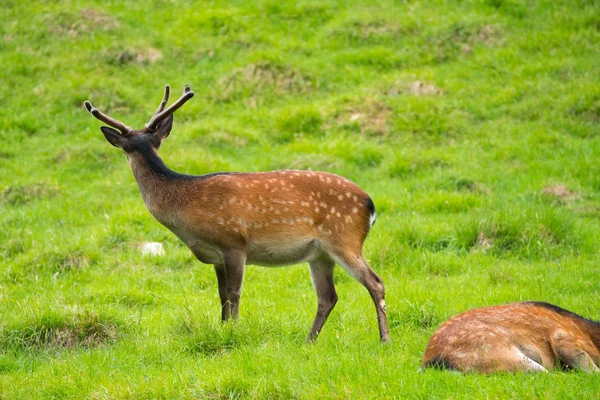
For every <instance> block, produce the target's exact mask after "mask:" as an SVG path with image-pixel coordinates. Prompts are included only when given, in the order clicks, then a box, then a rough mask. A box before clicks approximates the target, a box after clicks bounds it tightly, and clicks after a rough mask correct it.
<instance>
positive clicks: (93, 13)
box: [79, 8, 121, 30]
mask: <svg viewBox="0 0 600 400" xmlns="http://www.w3.org/2000/svg"><path fill="white" fill-rule="evenodd" d="M79 15H80V17H81V18H82V19H83V20H84V21H86V22H87V23H88V24H90V26H92V27H94V28H102V29H103V30H109V29H113V28H118V27H119V26H120V25H121V24H120V23H119V20H118V19H117V18H116V17H113V16H112V15H108V14H105V13H103V12H102V11H98V10H95V9H93V8H84V9H83V10H81V11H80V12H79Z"/></svg>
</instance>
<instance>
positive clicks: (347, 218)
mask: <svg viewBox="0 0 600 400" xmlns="http://www.w3.org/2000/svg"><path fill="white" fill-rule="evenodd" d="M344 221H346V223H350V222H352V217H351V216H349V215H346V216H345V217H344Z"/></svg>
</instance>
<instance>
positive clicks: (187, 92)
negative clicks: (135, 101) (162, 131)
mask: <svg viewBox="0 0 600 400" xmlns="http://www.w3.org/2000/svg"><path fill="white" fill-rule="evenodd" d="M192 97H194V92H192V89H191V88H190V86H189V85H186V86H185V89H183V94H182V95H181V97H180V98H179V99H178V100H177V101H176V102H175V103H173V104H171V106H170V107H169V108H167V109H166V110H163V111H161V112H159V113H157V114H154V116H153V117H152V119H151V120H150V122H148V123H147V124H146V128H147V129H150V130H154V129H156V127H157V125H158V124H159V123H160V122H161V121H162V120H164V119H165V118H167V117H168V116H169V115H171V114H173V113H174V112H175V111H177V110H178V109H179V108H180V107H181V106H182V105H184V104H185V103H186V102H187V101H188V100H189V99H191V98H192Z"/></svg>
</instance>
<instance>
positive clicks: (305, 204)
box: [300, 201, 310, 207]
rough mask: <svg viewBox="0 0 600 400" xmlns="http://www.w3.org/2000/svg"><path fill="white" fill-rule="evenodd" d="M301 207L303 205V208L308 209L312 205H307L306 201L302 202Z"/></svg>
mask: <svg viewBox="0 0 600 400" xmlns="http://www.w3.org/2000/svg"><path fill="white" fill-rule="evenodd" d="M300 205H301V206H302V207H308V206H310V203H307V202H306V201H301V202H300Z"/></svg>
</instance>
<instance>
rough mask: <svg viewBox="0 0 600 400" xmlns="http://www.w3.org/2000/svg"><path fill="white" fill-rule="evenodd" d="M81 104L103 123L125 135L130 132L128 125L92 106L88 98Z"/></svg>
mask: <svg viewBox="0 0 600 400" xmlns="http://www.w3.org/2000/svg"><path fill="white" fill-rule="evenodd" d="M83 104H84V105H85V108H87V110H88V111H89V112H90V114H92V115H93V116H94V117H96V118H97V119H99V120H100V121H102V122H104V123H105V124H107V125H109V126H112V127H113V128H117V129H118V130H119V131H120V132H121V134H123V135H127V134H129V133H131V128H130V127H128V126H127V125H125V124H124V123H122V122H121V121H119V120H116V119H114V118H111V117H109V116H108V115H106V114H104V113H102V112H101V111H100V110H98V109H97V108H96V107H94V106H93V105H92V103H90V102H89V101H88V100H86V101H85V102H84V103H83Z"/></svg>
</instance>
